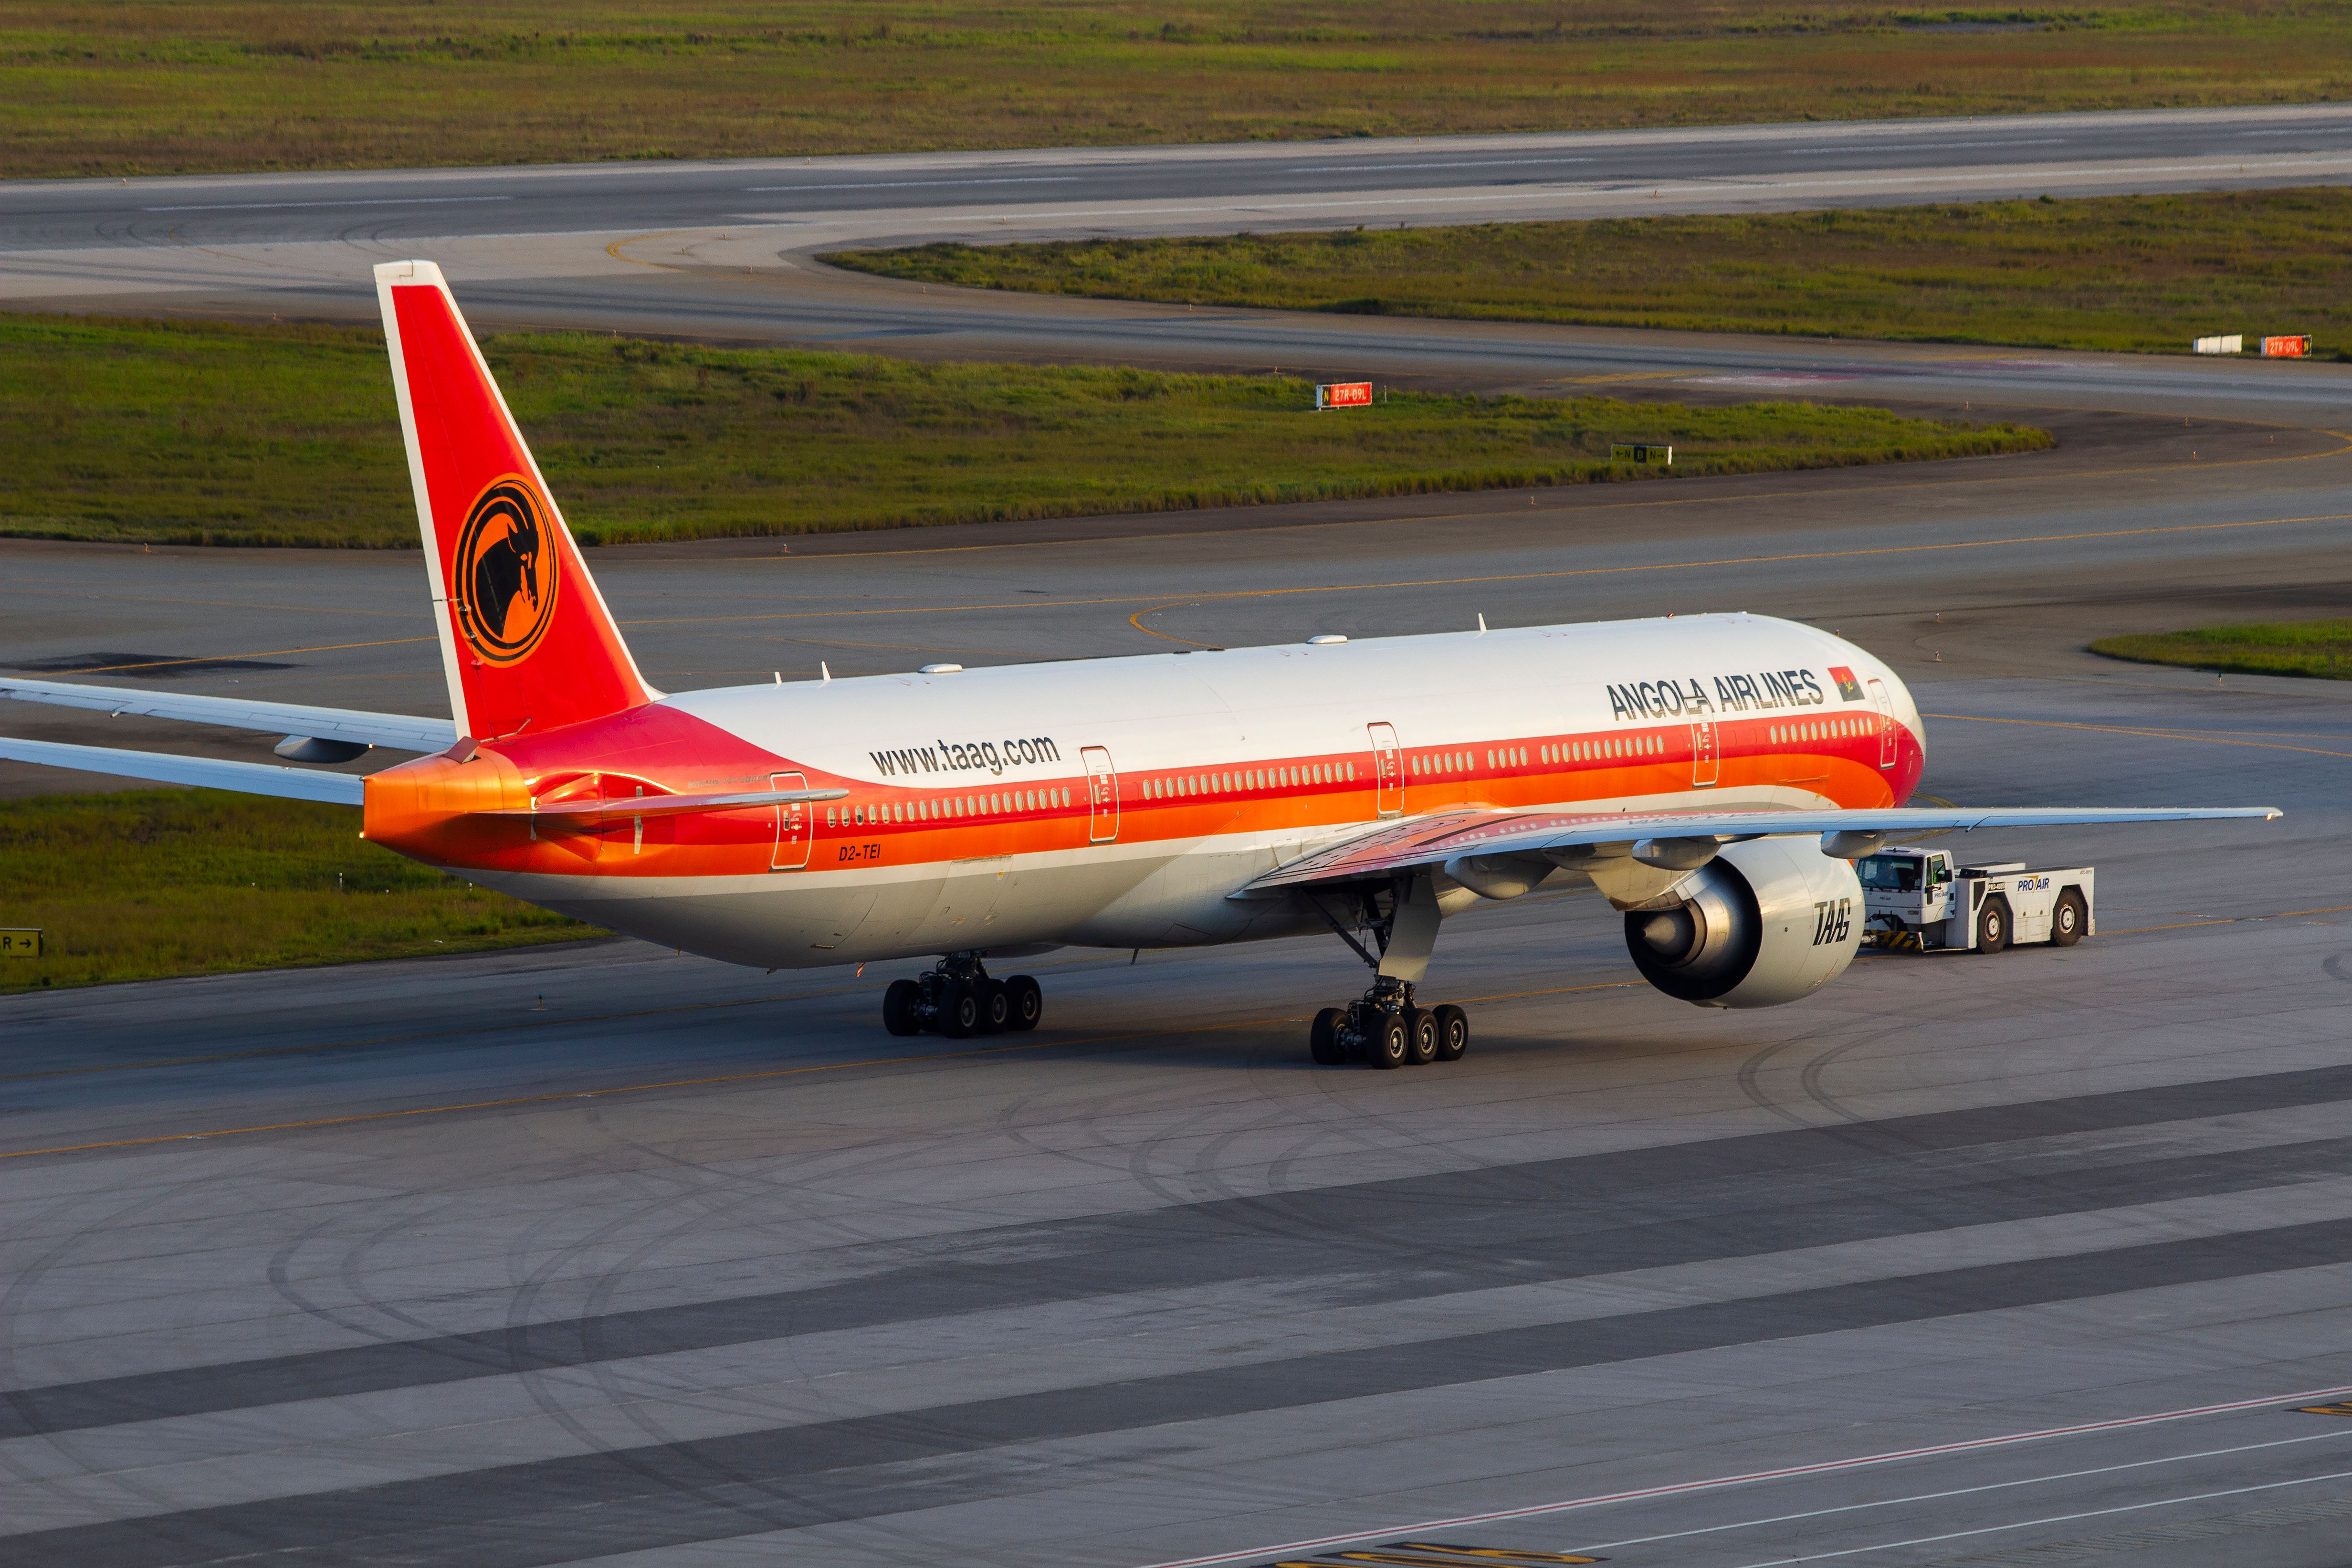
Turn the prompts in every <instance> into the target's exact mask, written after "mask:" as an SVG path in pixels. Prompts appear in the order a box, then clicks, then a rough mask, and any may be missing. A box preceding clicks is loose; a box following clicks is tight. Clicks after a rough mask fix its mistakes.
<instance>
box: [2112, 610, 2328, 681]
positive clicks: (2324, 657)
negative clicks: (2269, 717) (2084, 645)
mask: <svg viewBox="0 0 2352 1568" xmlns="http://www.w3.org/2000/svg"><path fill="white" fill-rule="evenodd" d="M2091 651H2092V652H2093V653H2099V654H2105V655H2106V656H2107V657H2108V658H2128V659H2132V660H2135V661H2137V662H2138V663H2141V664H2178V665H2186V666H2188V667H2189V668H2191V669H2211V670H2219V671H2223V672H2226V673H2229V674H2232V675H2303V676H2311V677H2314V678H2315V679H2322V680H2352V621H2284V622H2269V623H2256V624H2253V625H2251V626H2200V627H2199V628H2198V629H2196V630H2195V631H2186V632H2161V633H2135V634H2133V635H2130V636H2126V637H2101V638H2100V639H2099V640H2098V641H2096V642H2095V643H2093V644H2092V645H2091Z"/></svg>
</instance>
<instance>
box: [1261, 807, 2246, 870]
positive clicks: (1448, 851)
mask: <svg viewBox="0 0 2352 1568" xmlns="http://www.w3.org/2000/svg"><path fill="white" fill-rule="evenodd" d="M2275 816H2284V813H2283V812H2281V811H2280V810H2279V809H2278V808H2277V807H2275V806H2269V805H2230V806H2127V807H2099V806H2086V807H2030V808H2011V807H2000V808H1998V809H1995V808H1979V809H1976V810H1973V811H1971V810H1964V809H1960V808H1957V807H1937V808H1927V807H1912V806H1890V807H1887V808H1885V809H1884V810H1878V811H1847V810H1843V809H1840V808H1839V807H1836V806H1829V807H1825V808H1823V809H1822V810H1819V811H1711V812H1686V811H1648V812H1638V813H1637V812H1615V813H1600V812H1562V811H1455V812H1445V813H1442V814H1439V815H1436V816H1424V817H1418V818H1415V819H1413V820H1412V821H1409V822H1396V823H1387V824H1383V825H1382V826H1379V827H1376V828H1373V829H1371V830H1370V831H1369V832H1366V833H1360V834H1358V835H1357V836H1356V837H1353V838H1349V839H1347V840H1345V841H1343V842H1341V843H1339V844H1335V845H1332V846H1331V847H1328V848H1326V849H1320V850H1318V851H1316V852H1315V853H1314V854H1312V855H1306V856H1301V857H1300V858H1298V859H1296V860H1293V861H1291V862H1290V863H1289V864H1288V865H1286V866H1283V867H1280V868H1276V869H1275V870H1272V871H1269V872H1267V873H1266V874H1265V876H1263V877H1260V878H1259V879H1257V880H1256V881H1255V882H1252V883H1251V884H1250V889H1252V890H1255V889H1271V888H1289V887H1301V886H1306V885H1307V884H1310V883H1316V882H1327V883H1328V882H1349V881H1359V880H1363V879H1372V878H1380V877H1385V876H1389V875H1391V874H1392V873H1395V872H1398V871H1407V870H1412V869H1413V868H1417V867H1423V866H1433V865H1441V864H1443V863H1444V862H1445V861H1447V860H1450V859H1452V858H1454V857H1455V856H1457V855H1539V854H1541V853H1542V852H1543V851H1545V850H1547V849H1573V848H1577V847H1582V846H1586V845H1594V844H1622V843H1625V842H1627V841H1629V840H1634V839H1642V838H1707V837H1714V838H1721V839H1727V840H1728V839H1738V838H1763V837H1770V836H1772V835H1775V834H1796V833H1876V834H1886V835H1890V836H1894V835H1901V834H1906V833H1929V832H1937V831H1949V830H1952V829H1955V828H1957V829H1958V830H1959V831H1961V832H1963V833H1966V832H1969V831H1972V830H1974V829H1976V828H1979V827H2075V826H2088V825H2090V824H2094V823H2125V822H2212V821H2225V820H2230V819H2233V818H2254V819H2258V820H2262V821H2268V820H2270V819H2271V818H2273V817H2275Z"/></svg>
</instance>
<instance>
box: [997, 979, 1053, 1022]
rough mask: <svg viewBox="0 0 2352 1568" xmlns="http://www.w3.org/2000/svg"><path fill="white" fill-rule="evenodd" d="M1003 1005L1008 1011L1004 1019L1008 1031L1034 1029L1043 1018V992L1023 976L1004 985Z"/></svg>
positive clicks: (1033, 982)
mask: <svg viewBox="0 0 2352 1568" xmlns="http://www.w3.org/2000/svg"><path fill="white" fill-rule="evenodd" d="M1004 1003H1005V1006H1006V1007H1007V1008H1008V1009H1009V1011H1008V1012H1007V1014H1006V1016H1005V1019H1004V1026H1005V1027H1006V1028H1008V1029H1034V1028H1035V1027H1036V1026H1037V1020H1038V1019H1040V1018H1042V1017H1044V1016H1045V990H1044V989H1043V988H1042V987H1041V986H1039V985H1038V984H1037V983H1036V982H1035V981H1034V980H1032V979H1031V978H1030V977H1029V976H1027V975H1025V974H1016V975H1014V976H1013V978H1012V979H1010V980H1008V981H1006V982H1005V983H1004Z"/></svg>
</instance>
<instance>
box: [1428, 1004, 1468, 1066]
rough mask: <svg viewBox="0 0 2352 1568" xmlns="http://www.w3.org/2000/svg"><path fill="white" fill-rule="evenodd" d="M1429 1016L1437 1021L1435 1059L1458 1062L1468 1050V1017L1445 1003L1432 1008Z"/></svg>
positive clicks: (1459, 1009)
mask: <svg viewBox="0 0 2352 1568" xmlns="http://www.w3.org/2000/svg"><path fill="white" fill-rule="evenodd" d="M1430 1016H1432V1017H1433V1018H1435V1019H1436V1020H1437V1059H1438V1060H1439V1061H1442V1062H1458V1061H1460V1060H1461V1059H1462V1053H1463V1052H1465V1051H1466V1050H1468V1049H1469V1048H1470V1015H1469V1014H1467V1013H1465V1012H1464V1011H1463V1010H1462V1009H1461V1008H1459V1007H1456V1006H1455V1005H1454V1004H1453V1003H1451V1002H1447V1003H1444V1004H1443V1005H1440V1006H1438V1007H1436V1008H1433V1010H1432V1011H1431V1014H1430Z"/></svg>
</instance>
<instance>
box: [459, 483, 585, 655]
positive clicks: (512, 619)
mask: <svg viewBox="0 0 2352 1568" xmlns="http://www.w3.org/2000/svg"><path fill="white" fill-rule="evenodd" d="M556 561H557V551H556V548H555V530H554V527H553V525H552V524H551V522H550V521H548V512H547V503H546V502H544V501H542V500H540V499H539V492H538V490H536V489H533V488H532V486H531V482H530V480H529V479H525V478H524V477H523V476H522V475H520V474H509V475H507V476H506V477H505V478H504V479H493V480H492V481H491V482H490V483H489V484H488V486H486V487H485V488H484V489H483V490H482V493H481V494H480V495H479V496H478V497H476V498H475V500H474V504H473V506H472V507H471V508H470V509H469V510H467V513H466V526H465V528H464V529H463V530H461V531H459V533H458V535H457V552H456V553H455V555H454V556H453V557H452V558H451V560H450V563H449V577H450V581H449V597H450V599H451V601H452V602H453V603H454V604H455V605H457V628H458V630H460V631H461V632H463V633H464V634H465V637H466V641H467V642H468V643H470V644H471V645H472V646H473V649H474V652H475V653H476V654H478V655H479V656H480V658H481V660H482V662H483V663H484V664H512V663H514V662H515V661H516V660H518V659H520V658H526V657H528V656H529V655H530V650H531V649H533V648H535V647H538V646H539V639H540V638H541V637H545V636H546V635H547V626H548V623H549V622H550V621H551V620H553V619H554V618H555V591H556V587H557V578H558V576H559V575H560V571H559V568H558V567H557V564H556Z"/></svg>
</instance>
